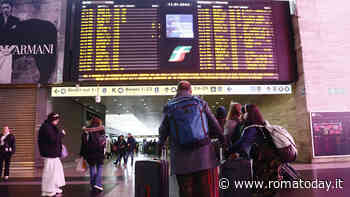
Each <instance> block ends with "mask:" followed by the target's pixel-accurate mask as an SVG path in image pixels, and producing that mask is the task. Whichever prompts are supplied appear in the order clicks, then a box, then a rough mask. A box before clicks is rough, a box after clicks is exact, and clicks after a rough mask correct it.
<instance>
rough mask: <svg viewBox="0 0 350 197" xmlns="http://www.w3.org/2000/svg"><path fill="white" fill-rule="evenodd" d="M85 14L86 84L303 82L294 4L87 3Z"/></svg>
mask: <svg viewBox="0 0 350 197" xmlns="http://www.w3.org/2000/svg"><path fill="white" fill-rule="evenodd" d="M77 7H78V15H79V17H78V20H77V21H78V22H77V24H78V27H79V28H78V29H79V30H78V31H76V33H75V41H76V43H77V44H76V48H75V49H74V52H75V53H74V62H73V64H74V66H75V68H76V69H77V71H78V72H77V73H78V76H77V80H79V81H113V82H118V81H119V82H128V83H129V82H136V83H137V82H142V83H145V82H146V83H147V82H148V83H155V82H157V83H168V82H172V81H174V80H191V81H192V82H194V83H196V82H198V83H200V82H203V83H210V82H218V81H217V80H222V81H224V82H226V83H227V82H230V83H241V82H247V81H248V82H264V83H268V82H272V83H275V82H292V81H294V80H295V76H296V73H295V70H296V66H295V56H294V53H293V42H292V33H291V32H292V30H291V25H290V20H291V18H290V11H289V4H288V2H280V1H278V2H277V1H258V0H256V1H253V0H252V1H193V0H192V1H160V0H148V1H142V2H138V1H133V0H128V1H125V0H119V1H103V0H100V1H97V0H95V1H89V0H81V1H79V5H78V6H77ZM78 47H79V48H78Z"/></svg>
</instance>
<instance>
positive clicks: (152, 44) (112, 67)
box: [79, 1, 159, 73]
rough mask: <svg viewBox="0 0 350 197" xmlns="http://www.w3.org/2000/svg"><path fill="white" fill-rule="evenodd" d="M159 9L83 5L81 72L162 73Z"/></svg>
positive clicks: (105, 4)
mask: <svg viewBox="0 0 350 197" xmlns="http://www.w3.org/2000/svg"><path fill="white" fill-rule="evenodd" d="M158 43H159V17H158V8H152V7H149V8H136V7H135V6H134V5H128V6H127V5H124V6H123V5H115V4H114V3H113V2H104V3H100V2H96V3H92V4H86V5H84V1H83V5H82V9H81V24H80V54H79V72H81V73H84V72H91V71H93V72H95V71H102V72H118V71H124V70H125V71H133V70H158V69H159V49H158Z"/></svg>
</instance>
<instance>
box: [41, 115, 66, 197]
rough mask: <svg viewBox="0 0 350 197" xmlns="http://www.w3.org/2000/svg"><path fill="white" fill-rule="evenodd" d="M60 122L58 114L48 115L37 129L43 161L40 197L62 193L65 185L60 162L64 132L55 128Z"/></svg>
mask: <svg viewBox="0 0 350 197" xmlns="http://www.w3.org/2000/svg"><path fill="white" fill-rule="evenodd" d="M59 122H60V115H59V114H58V113H55V112H53V113H50V114H49V115H48V118H47V120H46V121H45V122H44V123H43V124H42V125H41V127H40V129H39V137H38V144H39V151H40V155H41V157H42V158H43V160H44V169H43V174H42V182H41V191H42V196H55V195H56V194H59V193H62V192H63V191H62V190H61V189H60V187H62V186H64V185H66V182H65V179H64V171H63V166H62V163H61V160H60V157H61V154H62V138H63V136H64V135H65V131H64V130H62V131H60V130H59V129H58V128H57V125H58V123H59Z"/></svg>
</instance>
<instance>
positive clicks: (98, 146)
mask: <svg viewBox="0 0 350 197" xmlns="http://www.w3.org/2000/svg"><path fill="white" fill-rule="evenodd" d="M81 140H82V143H81V148H80V156H82V157H84V159H85V160H86V161H87V163H88V164H89V169H90V185H91V189H93V190H97V191H100V192H102V191H103V185H102V173H103V161H104V159H105V155H104V150H105V147H106V137H105V130H104V127H103V126H102V120H101V119H99V118H97V117H94V118H92V119H91V120H90V125H89V126H88V128H86V129H84V132H83V134H82V135H81Z"/></svg>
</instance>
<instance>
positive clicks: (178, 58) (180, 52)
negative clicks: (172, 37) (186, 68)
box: [168, 46, 192, 62]
mask: <svg viewBox="0 0 350 197" xmlns="http://www.w3.org/2000/svg"><path fill="white" fill-rule="evenodd" d="M191 49H192V46H177V47H176V48H175V49H174V50H173V52H172V53H171V55H170V58H169V60H168V61H169V62H182V61H184V60H185V56H186V54H187V53H190V52H191Z"/></svg>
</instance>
